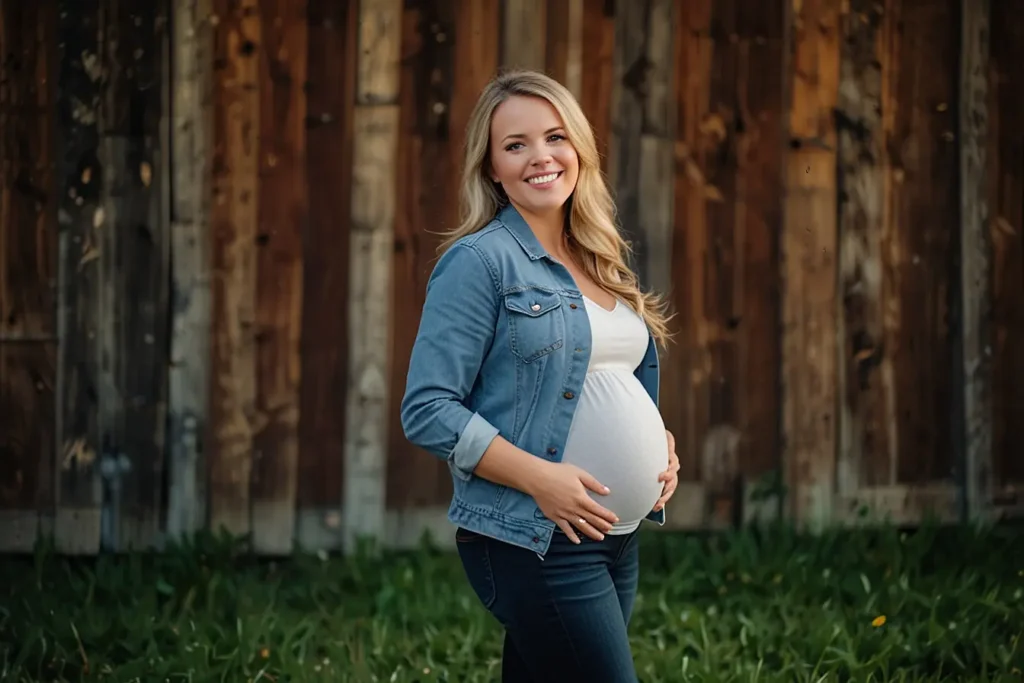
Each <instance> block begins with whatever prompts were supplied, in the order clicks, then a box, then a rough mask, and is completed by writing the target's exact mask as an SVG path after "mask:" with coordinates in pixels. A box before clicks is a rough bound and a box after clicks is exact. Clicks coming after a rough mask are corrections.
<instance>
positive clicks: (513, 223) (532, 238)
mask: <svg viewBox="0 0 1024 683" xmlns="http://www.w3.org/2000/svg"><path fill="white" fill-rule="evenodd" d="M497 218H498V220H499V221H501V223H502V225H504V226H505V227H506V228H508V231H509V232H511V233H512V236H513V237H515V239H516V242H519V246H520V247H521V248H522V250H523V251H525V252H526V255H527V256H529V257H530V260H532V261H537V260H538V259H542V258H544V257H545V256H547V257H550V254H548V252H547V250H546V249H545V248H544V247H542V246H541V243H540V240H538V239H537V236H536V235H535V234H533V230H532V229H530V226H529V225H527V223H526V220H525V219H524V218H523V216H522V214H520V213H519V211H518V210H517V209H516V207H515V206H513V205H512V203H511V202H509V203H508V204H506V205H505V206H503V207H501V208H500V209H499V210H498V216H497Z"/></svg>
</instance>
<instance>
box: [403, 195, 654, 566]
mask: <svg viewBox="0 0 1024 683" xmlns="http://www.w3.org/2000/svg"><path fill="white" fill-rule="evenodd" d="M589 362H590V323H589V321H588V319H587V309H586V306H584V305H583V299H582V294H581V293H580V291H579V290H578V289H577V288H576V284H575V281H574V280H573V278H572V276H571V275H570V274H569V271H568V270H567V269H566V268H565V267H564V266H562V265H561V264H560V263H558V262H557V261H555V260H554V259H553V258H551V257H550V255H548V254H547V253H546V251H545V250H544V248H543V247H542V246H541V245H540V242H539V241H538V240H537V238H536V236H535V235H534V234H533V231H532V230H531V229H530V227H529V226H528V225H527V224H526V222H525V221H524V220H523V218H522V216H520V215H519V212H518V211H516V209H515V208H514V207H513V206H511V205H507V206H505V207H504V208H503V209H502V210H501V211H500V212H499V213H498V215H497V216H496V217H495V219H494V220H493V221H491V222H490V223H489V224H488V225H487V226H485V227H484V228H483V229H482V230H480V231H478V232H476V233H474V234H472V235H468V236H466V237H464V238H462V239H460V240H459V241H458V242H456V243H455V244H454V245H452V247H451V248H449V249H448V250H447V251H446V252H445V253H444V254H443V255H442V256H441V258H440V259H438V262H437V264H436V265H435V267H434V270H433V272H432V273H431V276H430V279H429V281H428V283H427V295H426V301H425V303H424V305H423V313H422V317H421V319H420V326H419V331H418V332H417V335H416V340H415V343H414V345H413V350H412V355H411V358H410V363H409V374H408V377H407V379H406V391H405V396H404V397H403V400H402V407H401V419H402V428H403V430H404V431H405V435H406V438H408V439H409V441H411V442H412V443H413V444H415V445H417V446H419V447H421V448H423V449H424V450H426V451H427V452H429V453H432V454H433V455H435V456H437V457H438V458H442V459H445V460H446V461H447V462H448V467H449V469H450V470H451V473H452V480H453V482H454V493H453V496H452V501H451V505H450V507H449V510H448V519H449V520H450V521H451V522H452V523H453V524H455V525H457V526H461V527H463V528H465V529H468V530H470V531H475V532H478V533H481V534H484V535H486V536H490V537H493V538H496V539H499V540H502V541H506V542H508V543H512V544H514V545H519V546H521V547H523V548H528V549H530V550H533V551H535V552H537V553H538V554H540V555H544V554H545V553H546V552H547V549H548V545H549V544H550V542H551V535H552V532H553V531H554V529H555V528H556V527H555V523H554V522H552V521H551V520H549V519H548V518H547V517H545V516H544V514H543V512H541V510H540V508H539V507H537V504H536V502H535V501H534V500H533V498H532V497H531V496H529V495H527V494H525V493H523V492H521V491H518V490H516V489H512V488H508V487H505V486H500V485H498V484H495V483H493V482H490V481H488V480H486V479H483V478H481V477H478V476H475V475H474V474H473V470H474V469H475V468H476V465H477V463H478V462H479V461H480V458H481V457H483V454H484V451H485V450H487V447H488V446H489V445H490V443H491V441H492V440H493V439H494V437H495V436H497V435H498V434H501V435H502V436H503V437H504V438H505V439H507V440H508V441H510V442H512V443H513V444H515V445H516V446H518V447H519V448H521V449H523V450H525V451H527V452H528V453H532V454H534V455H536V456H537V457H540V458H545V459H548V460H551V461H555V462H557V461H559V460H560V459H561V453H562V449H563V447H564V446H565V442H566V438H567V437H568V434H569V426H570V425H571V424H572V418H573V413H574V411H575V410H576V405H577V399H578V397H579V394H580V391H581V390H582V388H583V379H584V377H585V376H586V372H587V366H588V364H589ZM634 374H635V375H636V376H637V378H638V379H639V380H640V382H641V383H642V384H643V386H644V388H645V389H646V390H647V392H648V394H650V396H651V399H652V400H654V402H655V404H657V402H658V381H659V368H658V352H657V345H656V344H655V340H654V338H653V336H650V335H649V338H648V345H647V353H646V354H645V356H644V359H643V361H642V362H641V363H640V365H639V366H638V367H637V369H636V371H635V373H634ZM667 457H668V454H666V464H667ZM647 519H649V520H652V521H655V522H657V523H658V524H664V522H665V511H664V509H662V510H659V511H657V512H655V511H653V510H652V511H651V512H650V514H648V515H647Z"/></svg>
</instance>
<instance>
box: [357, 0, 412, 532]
mask: <svg viewBox="0 0 1024 683" xmlns="http://www.w3.org/2000/svg"><path fill="white" fill-rule="evenodd" d="M401 18H402V5H401V2H399V0H364V1H363V2H362V3H361V4H360V8H359V25H360V34H359V66H358V74H359V80H358V81H357V84H356V108H355V112H354V118H353V140H354V142H353V161H352V168H353V173H352V185H351V188H350V191H351V195H352V203H351V211H352V222H351V233H350V252H349V259H350V261H349V301H348V306H349V308H348V314H349V333H350V337H349V356H348V378H349V379H348V386H347V390H348V393H347V401H346V407H345V419H346V427H345V480H344V494H343V496H342V501H343V503H342V524H343V546H344V548H345V549H346V551H350V550H352V549H353V548H354V544H355V543H356V542H357V541H358V539H359V538H360V537H363V536H368V537H373V538H381V537H382V536H383V533H384V522H385V495H386V479H387V459H388V456H387V449H388V429H389V417H388V414H389V405H390V404H389V401H388V393H389V392H388V389H389V381H390V379H389V377H390V367H389V358H390V353H391V311H390V296H391V294H390V284H391V268H392V252H393V249H394V229H395V212H396V192H397V186H396V179H397V173H398V169H397V155H398V138H399V116H400V111H399V109H400V106H399V100H398V96H399V84H400V64H399V58H400V55H401V35H402V31H401Z"/></svg>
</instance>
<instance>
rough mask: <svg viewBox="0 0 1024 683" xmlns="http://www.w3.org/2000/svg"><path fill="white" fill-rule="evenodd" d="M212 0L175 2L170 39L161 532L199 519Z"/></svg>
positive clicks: (180, 531)
mask: <svg viewBox="0 0 1024 683" xmlns="http://www.w3.org/2000/svg"><path fill="white" fill-rule="evenodd" d="M212 17H213V2H212V0H188V1H187V2H177V3H175V4H174V15H173V18H172V26H173V29H172V30H173V33H172V36H173V41H172V45H171V60H172V63H173V65H172V68H171V73H172V78H173V81H172V83H171V97H172V105H171V109H172V112H173V117H174V118H173V123H172V125H173V128H172V131H173V133H172V141H173V146H172V148H171V150H170V153H171V155H172V158H171V160H170V167H171V169H172V170H173V176H172V177H171V178H170V182H171V198H172V204H171V254H172V258H171V264H172V272H171V294H170V297H171V304H170V305H171V322H170V325H171V330H170V364H169V367H168V399H167V405H168V421H167V425H168V434H167V458H168V463H167V464H168V467H167V473H168V474H167V476H168V486H167V535H168V536H169V537H170V538H172V539H179V538H180V537H182V536H185V535H190V534H193V533H195V532H197V531H199V530H200V529H201V528H203V526H204V525H205V523H206V476H205V462H206V461H205V456H206V448H205V445H206V438H207V431H206V430H207V425H208V420H207V411H208V409H209V380H210V370H211V368H210V363H209V360H210V359H209V355H210V334H211V324H212V321H211V318H210V312H211V311H210V197H211V194H212V178H211V175H210V171H211V160H212V152H211V146H212V144H213V130H212V128H213V119H212V116H213V101H212V92H211V89H212V85H213V57H214V55H213V30H214V29H213V24H212Z"/></svg>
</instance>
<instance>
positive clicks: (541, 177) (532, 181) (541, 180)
mask: <svg viewBox="0 0 1024 683" xmlns="http://www.w3.org/2000/svg"><path fill="white" fill-rule="evenodd" d="M557 177H558V174H557V173H549V174H547V175H539V176H537V177H535V178H530V179H529V180H527V181H526V182H528V183H530V184H531V185H539V184H541V183H550V182H551V181H552V180H554V179H555V178H557Z"/></svg>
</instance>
